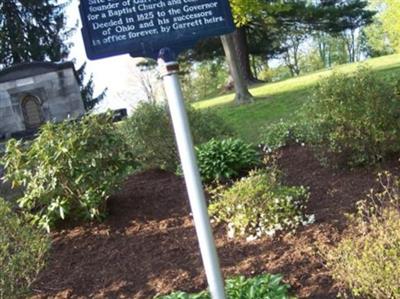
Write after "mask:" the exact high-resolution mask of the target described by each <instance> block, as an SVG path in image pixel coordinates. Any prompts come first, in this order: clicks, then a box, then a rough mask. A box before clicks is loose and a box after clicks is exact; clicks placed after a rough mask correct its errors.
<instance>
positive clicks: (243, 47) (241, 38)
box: [232, 27, 260, 84]
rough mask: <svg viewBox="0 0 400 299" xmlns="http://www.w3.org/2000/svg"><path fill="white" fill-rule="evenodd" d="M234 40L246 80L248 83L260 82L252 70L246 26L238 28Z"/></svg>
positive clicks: (233, 35) (238, 59) (233, 34)
mask: <svg viewBox="0 0 400 299" xmlns="http://www.w3.org/2000/svg"><path fill="white" fill-rule="evenodd" d="M232 37H233V42H234V45H235V49H236V53H237V58H236V59H237V61H238V64H239V67H240V70H241V72H242V74H243V77H244V80H246V82H247V84H253V83H259V82H260V81H259V80H258V79H257V78H256V77H255V76H254V74H253V72H252V70H251V64H250V53H249V46H248V43H247V33H246V29H245V28H244V27H240V28H237V29H236V30H235V31H234V32H233V33H232Z"/></svg>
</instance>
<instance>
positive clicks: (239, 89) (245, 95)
mask: <svg viewBox="0 0 400 299" xmlns="http://www.w3.org/2000/svg"><path fill="white" fill-rule="evenodd" d="M221 41H222V45H223V47H224V51H225V56H226V60H227V62H228V65H229V70H230V73H231V76H232V78H233V85H234V87H235V92H236V95H235V102H236V103H237V104H246V103H251V102H253V101H254V98H253V96H252V95H251V94H250V92H249V90H248V87H247V83H246V80H245V79H244V76H243V73H242V71H241V68H240V67H239V63H238V60H239V59H237V58H238V55H237V53H236V48H235V44H234V38H233V33H231V34H227V35H223V36H221ZM249 65H250V64H249Z"/></svg>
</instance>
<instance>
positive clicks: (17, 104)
mask: <svg viewBox="0 0 400 299" xmlns="http://www.w3.org/2000/svg"><path fill="white" fill-rule="evenodd" d="M26 73H27V74H31V73H29V72H26ZM13 75H14V76H17V77H23V75H24V74H23V73H21V71H20V70H17V71H16V72H15V73H13ZM10 79H11V78H10ZM28 95H30V96H34V97H36V98H37V99H39V101H40V104H41V113H42V116H43V118H44V121H56V122H57V121H62V120H64V119H66V118H68V117H70V118H77V117H79V116H81V115H82V114H84V113H85V110H84V106H83V102H82V98H81V94H80V90H79V85H78V83H77V79H76V74H75V72H74V69H73V68H71V67H69V68H63V69H59V70H55V71H50V72H44V73H40V74H31V76H30V77H24V78H19V79H15V80H9V81H4V78H3V80H2V81H0V135H4V134H5V135H10V134H11V133H14V132H18V131H24V130H25V129H27V128H26V126H25V120H24V114H23V111H22V106H21V101H22V99H23V98H24V97H26V96H28ZM0 137H1V136H0Z"/></svg>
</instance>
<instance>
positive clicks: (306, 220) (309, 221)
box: [301, 214, 315, 225]
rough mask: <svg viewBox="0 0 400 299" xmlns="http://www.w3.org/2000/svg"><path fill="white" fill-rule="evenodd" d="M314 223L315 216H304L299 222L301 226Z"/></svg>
mask: <svg viewBox="0 0 400 299" xmlns="http://www.w3.org/2000/svg"><path fill="white" fill-rule="evenodd" d="M314 222H315V215H314V214H313V215H306V216H305V217H304V220H303V221H302V222H301V224H303V225H309V224H313V223H314Z"/></svg>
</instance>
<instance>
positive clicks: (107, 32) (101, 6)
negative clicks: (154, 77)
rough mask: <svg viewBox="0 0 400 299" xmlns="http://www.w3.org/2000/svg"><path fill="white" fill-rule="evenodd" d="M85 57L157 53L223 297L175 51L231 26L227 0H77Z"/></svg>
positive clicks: (200, 230)
mask: <svg viewBox="0 0 400 299" xmlns="http://www.w3.org/2000/svg"><path fill="white" fill-rule="evenodd" d="M80 13H81V19H82V25H83V26H82V35H83V39H84V42H85V48H86V53H87V56H88V58H89V59H99V58H105V57H110V56H115V55H120V54H126V53H129V54H130V55H131V56H132V57H148V58H153V59H158V64H159V67H160V71H161V75H162V77H163V80H164V87H165V91H166V95H167V98H168V103H169V107H170V112H171V118H172V122H173V126H174V131H175V136H176V141H177V144H178V150H179V154H180V157H181V162H182V168H183V173H184V176H185V182H186V187H187V191H188V195H189V200H190V206H191V209H192V213H193V218H194V223H195V226H196V232H197V237H198V241H199V245H200V251H201V255H202V259H203V264H204V268H205V272H206V275H207V281H208V285H209V289H210V292H211V296H212V298H214V299H225V294H224V284H223V279H222V274H221V269H220V266H219V260H218V255H217V251H216V247H215V243H214V238H213V234H212V229H211V225H210V219H209V215H208V212H207V205H206V200H205V196H204V191H203V186H202V183H201V179H200V174H199V170H198V166H197V162H196V156H195V152H194V147H193V141H192V136H191V133H190V128H189V122H188V118H187V113H186V110H185V105H184V99H183V95H182V89H181V85H180V81H179V77H178V71H179V65H178V63H177V62H176V55H177V54H178V53H179V52H180V51H182V50H184V49H188V48H190V47H192V46H193V45H194V44H195V43H196V42H197V41H198V40H199V39H201V38H206V37H211V36H217V35H223V34H227V33H230V32H232V31H234V28H235V27H234V25H233V21H232V14H231V11H230V7H229V1H228V0H81V3H80Z"/></svg>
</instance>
